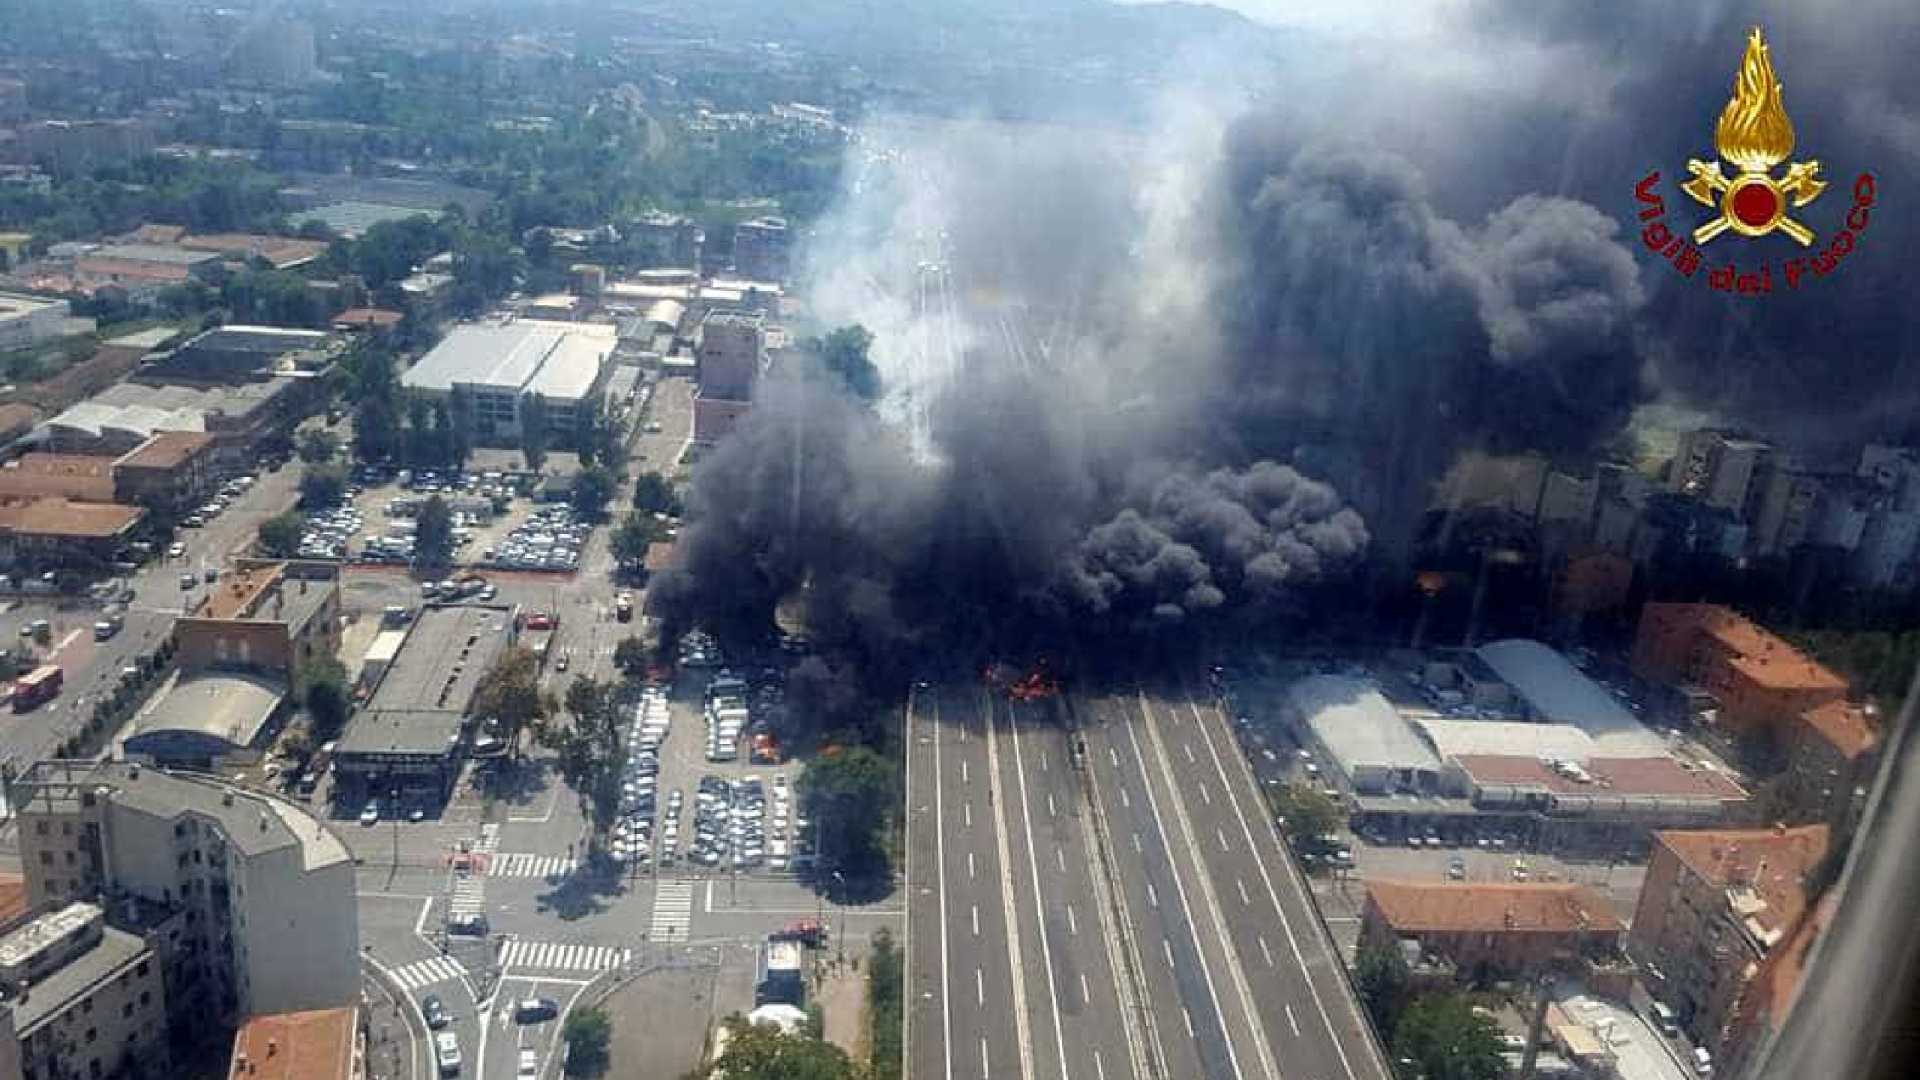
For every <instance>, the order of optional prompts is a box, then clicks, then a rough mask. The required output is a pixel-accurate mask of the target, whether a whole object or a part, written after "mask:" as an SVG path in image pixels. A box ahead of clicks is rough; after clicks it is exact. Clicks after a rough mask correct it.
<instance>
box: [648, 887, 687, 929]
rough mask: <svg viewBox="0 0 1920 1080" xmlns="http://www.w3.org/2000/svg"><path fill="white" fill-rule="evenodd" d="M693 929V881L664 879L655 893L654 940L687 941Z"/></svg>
mask: <svg viewBox="0 0 1920 1080" xmlns="http://www.w3.org/2000/svg"><path fill="white" fill-rule="evenodd" d="M692 929H693V882H691V881H662V882H661V883H660V886H659V888H658V889H656V890H655V891H654V894H653V927H652V929H651V930H650V931H649V933H648V936H649V938H651V939H652V940H654V941H685V940H687V935H688V933H689V931H691V930H692Z"/></svg>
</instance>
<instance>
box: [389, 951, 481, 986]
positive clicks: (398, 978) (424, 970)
mask: <svg viewBox="0 0 1920 1080" xmlns="http://www.w3.org/2000/svg"><path fill="white" fill-rule="evenodd" d="M466 973H467V972H466V969H465V968H463V967H461V966H460V961H458V960H455V959H454V958H452V957H450V956H435V957H432V958H430V959H427V960H418V961H415V962H414V963H411V964H407V965H405V966H404V967H397V968H394V969H393V978H394V981H395V982H397V983H399V984H400V988H401V989H402V990H407V991H413V990H418V989H420V988H421V987H423V986H432V985H433V984H434V983H437V982H446V981H447V980H449V979H458V978H460V977H462V976H464V975H465V974H466Z"/></svg>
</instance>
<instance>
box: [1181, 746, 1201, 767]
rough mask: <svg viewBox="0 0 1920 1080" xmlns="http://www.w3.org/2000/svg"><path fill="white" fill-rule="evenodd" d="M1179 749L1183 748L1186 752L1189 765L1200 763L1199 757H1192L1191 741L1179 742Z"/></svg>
mask: <svg viewBox="0 0 1920 1080" xmlns="http://www.w3.org/2000/svg"><path fill="white" fill-rule="evenodd" d="M1180 749H1182V750H1185V751H1186V752H1187V764H1189V765H1198V764H1200V759H1198V758H1196V757H1194V756H1193V744H1192V743H1181V744H1180Z"/></svg>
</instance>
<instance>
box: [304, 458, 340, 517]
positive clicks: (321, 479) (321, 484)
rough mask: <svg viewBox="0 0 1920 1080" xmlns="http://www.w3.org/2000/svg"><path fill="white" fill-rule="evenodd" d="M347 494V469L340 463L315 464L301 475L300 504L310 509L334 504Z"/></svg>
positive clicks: (318, 508) (324, 507)
mask: <svg viewBox="0 0 1920 1080" xmlns="http://www.w3.org/2000/svg"><path fill="white" fill-rule="evenodd" d="M346 494H347V470H346V469H344V468H342V467H340V466H338V465H315V466H312V467H310V468H308V469H307V471H306V472H305V473H303V474H301V477H300V505H301V506H303V507H305V508H306V509H308V510H324V509H326V508H327V507H329V506H334V505H336V504H338V503H339V502H340V500H341V499H342V498H345V497H346Z"/></svg>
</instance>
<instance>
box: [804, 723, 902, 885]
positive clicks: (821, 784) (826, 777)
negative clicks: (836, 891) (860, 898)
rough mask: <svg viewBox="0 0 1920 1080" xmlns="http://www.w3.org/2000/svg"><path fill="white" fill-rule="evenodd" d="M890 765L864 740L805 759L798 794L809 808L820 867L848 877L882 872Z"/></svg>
mask: <svg viewBox="0 0 1920 1080" xmlns="http://www.w3.org/2000/svg"><path fill="white" fill-rule="evenodd" d="M893 793H894V768H893V765H892V763H890V762H889V761H888V760H887V759H886V758H884V757H882V756H880V755H879V754H878V753H875V752H874V751H873V750H872V749H870V748H868V747H865V746H841V747H828V748H826V749H825V750H822V751H821V752H820V754H819V755H818V756H816V757H815V758H814V759H813V760H811V761H809V762H807V768H806V771H805V772H803V773H802V774H801V776H800V794H801V797H802V799H803V800H805V805H806V806H807V807H808V808H809V809H810V810H811V811H812V813H813V828H814V831H815V834H816V836H817V837H818V840H819V858H820V867H821V869H822V871H824V872H831V871H835V870H838V871H840V872H842V873H843V874H845V875H846V876H847V877H849V878H871V877H874V876H876V875H880V874H883V873H885V872H886V869H887V856H886V849H885V844H884V839H885V836H886V830H887V828H888V818H889V812H890V811H891V810H892V808H893Z"/></svg>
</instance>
